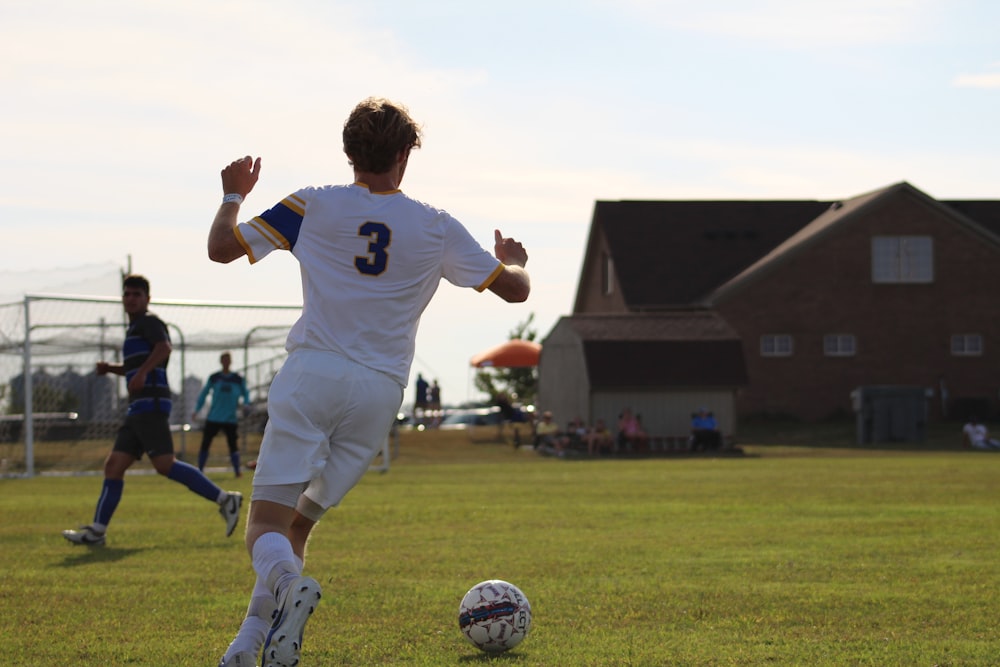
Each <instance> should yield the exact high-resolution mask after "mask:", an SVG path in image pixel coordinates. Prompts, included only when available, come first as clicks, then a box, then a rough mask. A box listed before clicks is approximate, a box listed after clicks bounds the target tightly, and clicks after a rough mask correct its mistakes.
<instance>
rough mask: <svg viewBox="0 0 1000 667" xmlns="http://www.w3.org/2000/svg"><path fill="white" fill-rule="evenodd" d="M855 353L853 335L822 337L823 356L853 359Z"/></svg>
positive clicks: (828, 335)
mask: <svg viewBox="0 0 1000 667" xmlns="http://www.w3.org/2000/svg"><path fill="white" fill-rule="evenodd" d="M856 353H857V347H856V345H855V339H854V334H827V335H825V336H823V354H825V355H826V356H828V357H853V356H854V355H855V354H856Z"/></svg>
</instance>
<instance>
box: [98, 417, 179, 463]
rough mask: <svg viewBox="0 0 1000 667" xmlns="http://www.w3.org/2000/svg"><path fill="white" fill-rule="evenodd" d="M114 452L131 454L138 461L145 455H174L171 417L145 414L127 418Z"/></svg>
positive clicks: (117, 438)
mask: <svg viewBox="0 0 1000 667" xmlns="http://www.w3.org/2000/svg"><path fill="white" fill-rule="evenodd" d="M112 451H115V452H124V453H125V454H131V455H132V456H134V457H135V458H136V459H141V458H142V455H143V454H146V455H148V456H149V458H153V457H155V456H160V455H162V454H173V453H174V439H173V437H172V436H171V435H170V415H168V414H167V413H165V412H143V413H141V414H137V415H129V416H127V417H125V423H123V424H122V426H121V428H120V429H118V436H117V437H116V438H115V446H114V448H113V449H112Z"/></svg>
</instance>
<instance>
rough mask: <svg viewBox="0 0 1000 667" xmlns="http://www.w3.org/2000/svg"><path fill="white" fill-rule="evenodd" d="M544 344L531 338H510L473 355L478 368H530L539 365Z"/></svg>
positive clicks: (473, 362) (473, 363)
mask: <svg viewBox="0 0 1000 667" xmlns="http://www.w3.org/2000/svg"><path fill="white" fill-rule="evenodd" d="M541 353H542V346H541V345H539V344H538V343H535V342H533V341H530V340H517V339H515V340H509V341H507V342H506V343H503V344H501V345H497V346H496V347H494V348H490V349H489V350H486V351H485V352H480V353H479V354H477V355H476V356H474V357H472V365H473V366H475V367H476V368H485V367H487V366H493V367H494V368H529V367H532V366H537V365H538V357H539V356H540V355H541Z"/></svg>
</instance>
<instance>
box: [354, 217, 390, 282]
mask: <svg viewBox="0 0 1000 667" xmlns="http://www.w3.org/2000/svg"><path fill="white" fill-rule="evenodd" d="M358 236H367V237H368V238H370V239H371V240H370V241H369V242H368V256H367V257H355V258H354V266H356V267H358V271H360V272H361V273H365V274H368V275H369V276H377V275H380V274H381V273H382V272H383V271H385V267H386V265H387V264H388V263H389V253H387V252H386V251H385V249H386V248H388V247H389V243H390V242H391V241H392V232H391V231H389V228H388V227H386V226H385V223H381V222H366V223H365V224H363V225H361V228H360V229H359V230H358Z"/></svg>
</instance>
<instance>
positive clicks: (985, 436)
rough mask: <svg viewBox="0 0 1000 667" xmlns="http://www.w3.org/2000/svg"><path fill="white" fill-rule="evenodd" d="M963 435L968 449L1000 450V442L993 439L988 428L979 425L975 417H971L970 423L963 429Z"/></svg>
mask: <svg viewBox="0 0 1000 667" xmlns="http://www.w3.org/2000/svg"><path fill="white" fill-rule="evenodd" d="M962 435H963V438H964V441H965V443H966V445H967V446H968V447H973V448H975V449H988V450H998V449H1000V441H998V440H997V439H996V438H991V437H990V434H989V432H988V431H987V430H986V426H984V425H983V424H980V423H979V418H978V417H976V416H975V415H973V416H971V417H969V423H968V424H966V425H965V426H963V427H962Z"/></svg>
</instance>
